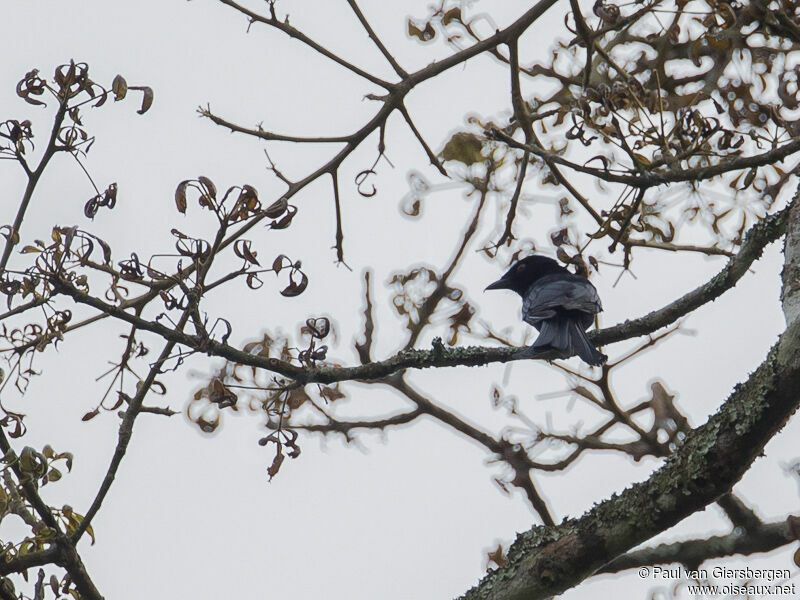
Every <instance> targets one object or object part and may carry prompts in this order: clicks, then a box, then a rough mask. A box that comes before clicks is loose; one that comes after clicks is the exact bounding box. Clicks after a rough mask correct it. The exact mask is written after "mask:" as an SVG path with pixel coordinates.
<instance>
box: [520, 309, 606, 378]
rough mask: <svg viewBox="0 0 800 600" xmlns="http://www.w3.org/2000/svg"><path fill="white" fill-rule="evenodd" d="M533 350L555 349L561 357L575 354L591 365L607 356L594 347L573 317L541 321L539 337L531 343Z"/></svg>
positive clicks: (602, 361) (600, 362) (600, 363)
mask: <svg viewBox="0 0 800 600" xmlns="http://www.w3.org/2000/svg"><path fill="white" fill-rule="evenodd" d="M532 349H533V351H534V352H546V351H548V350H555V351H557V352H559V353H560V354H561V356H562V357H563V358H567V357H570V356H575V355H576V354H577V355H578V356H580V357H581V359H582V360H583V361H584V362H586V363H588V364H590V365H593V366H598V365H602V364H603V363H604V362H606V360H608V357H607V356H606V355H605V354H603V353H602V352H600V351H599V350H598V349H597V348H595V347H594V345H593V344H592V342H590V341H589V338H588V337H586V332H585V331H584V330H583V328H582V327H581V326H580V325H579V324H578V323H576V322H575V321H574V320H573V319H569V318H566V317H558V316H557V317H553V318H551V319H547V320H545V321H542V325H541V329H540V332H539V337H538V338H536V341H535V342H534V343H533V346H532Z"/></svg>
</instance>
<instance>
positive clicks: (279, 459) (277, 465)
mask: <svg viewBox="0 0 800 600" xmlns="http://www.w3.org/2000/svg"><path fill="white" fill-rule="evenodd" d="M284 458H285V457H284V455H283V448H282V447H281V445H280V444H278V446H277V450H276V451H275V458H273V459H272V464H271V465H270V466H269V468H268V469H267V475H269V480H270V481H272V478H273V477H275V475H277V474H278V471H280V470H281V465H282V464H283V459H284Z"/></svg>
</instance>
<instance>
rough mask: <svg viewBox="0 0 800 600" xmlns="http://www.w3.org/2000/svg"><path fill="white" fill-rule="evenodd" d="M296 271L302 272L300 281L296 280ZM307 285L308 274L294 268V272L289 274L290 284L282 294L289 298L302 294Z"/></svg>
mask: <svg viewBox="0 0 800 600" xmlns="http://www.w3.org/2000/svg"><path fill="white" fill-rule="evenodd" d="M295 273H300V281H295V280H294V275H295ZM307 287H308V277H306V274H305V273H303V272H302V271H301V270H299V269H295V268H293V269H292V272H291V273H290V274H289V285H287V286H286V287H285V288H283V289H282V290H281V295H282V296H286V297H287V298H293V297H294V296H299V295H300V294H302V293H303V292H304V291H305V289H306V288H307Z"/></svg>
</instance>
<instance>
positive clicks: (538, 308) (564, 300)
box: [522, 273, 603, 326]
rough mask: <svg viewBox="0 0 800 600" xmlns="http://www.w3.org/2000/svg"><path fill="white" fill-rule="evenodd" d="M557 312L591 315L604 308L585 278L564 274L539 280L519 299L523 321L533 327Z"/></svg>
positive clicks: (595, 291) (547, 276)
mask: <svg viewBox="0 0 800 600" xmlns="http://www.w3.org/2000/svg"><path fill="white" fill-rule="evenodd" d="M559 309H560V310H576V311H580V312H583V313H586V314H587V315H594V314H596V313H599V312H600V311H601V310H603V307H602V305H601V304H600V297H599V296H598V295H597V290H596V289H595V287H594V286H593V285H592V284H591V282H590V281H589V280H588V279H586V278H584V277H580V276H578V275H572V274H564V273H556V274H553V275H546V276H545V277H542V278H540V279H539V280H537V281H536V282H535V283H534V284H533V285H532V286H531V287H530V288H528V291H527V292H525V295H524V297H523V299H522V318H523V319H524V320H525V321H526V322H528V323H530V324H531V325H534V326H535V325H536V323H537V322H539V321H541V320H543V319H550V318H552V317H553V316H555V314H556V311H557V310H559ZM589 322H590V323H591V319H590V320H589Z"/></svg>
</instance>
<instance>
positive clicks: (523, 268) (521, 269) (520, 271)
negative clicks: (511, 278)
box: [517, 265, 525, 273]
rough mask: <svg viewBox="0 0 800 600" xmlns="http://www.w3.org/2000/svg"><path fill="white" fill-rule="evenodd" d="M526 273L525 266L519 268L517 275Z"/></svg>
mask: <svg viewBox="0 0 800 600" xmlns="http://www.w3.org/2000/svg"><path fill="white" fill-rule="evenodd" d="M524 271H525V265H520V266H518V267H517V273H523V272H524Z"/></svg>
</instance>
